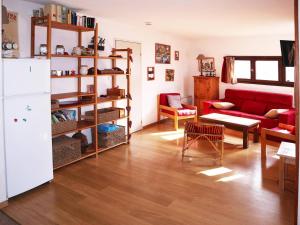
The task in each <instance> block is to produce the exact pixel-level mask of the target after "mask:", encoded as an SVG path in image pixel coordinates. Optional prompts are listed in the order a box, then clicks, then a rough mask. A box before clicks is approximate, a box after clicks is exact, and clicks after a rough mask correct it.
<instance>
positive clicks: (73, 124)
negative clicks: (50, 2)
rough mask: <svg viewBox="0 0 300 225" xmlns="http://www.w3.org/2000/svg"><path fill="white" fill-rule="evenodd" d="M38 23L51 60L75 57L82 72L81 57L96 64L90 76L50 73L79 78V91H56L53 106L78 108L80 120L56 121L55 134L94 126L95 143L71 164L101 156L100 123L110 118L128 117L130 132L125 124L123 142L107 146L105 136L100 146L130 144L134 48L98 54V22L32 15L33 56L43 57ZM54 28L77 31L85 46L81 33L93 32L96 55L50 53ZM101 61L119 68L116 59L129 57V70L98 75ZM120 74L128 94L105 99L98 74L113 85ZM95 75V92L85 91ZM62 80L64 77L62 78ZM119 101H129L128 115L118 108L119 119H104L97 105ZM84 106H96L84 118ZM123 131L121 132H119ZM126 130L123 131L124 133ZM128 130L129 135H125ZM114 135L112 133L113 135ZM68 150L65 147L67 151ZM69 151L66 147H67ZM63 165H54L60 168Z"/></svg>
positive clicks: (47, 56)
mask: <svg viewBox="0 0 300 225" xmlns="http://www.w3.org/2000/svg"><path fill="white" fill-rule="evenodd" d="M36 26H43V27H46V32H47V44H46V45H47V54H46V55H44V57H46V58H48V59H51V58H58V59H59V58H74V59H75V60H77V62H78V68H77V71H80V68H81V65H82V59H86V60H87V59H91V60H93V67H94V72H93V74H88V75H81V74H72V75H65V76H53V75H52V76H51V78H53V79H57V78H73V79H77V91H76V92H69V93H59V94H53V95H52V97H51V100H52V101H53V102H54V101H56V102H55V104H53V106H52V107H51V110H52V112H55V111H58V110H64V109H76V110H77V115H78V121H64V122H61V123H57V124H55V125H54V126H53V135H52V136H53V137H60V136H62V135H64V134H68V133H72V132H77V131H82V130H85V129H91V130H92V133H93V135H92V140H93V142H92V143H91V144H90V145H89V151H88V152H87V154H84V155H81V157H79V158H77V159H73V160H71V162H70V163H72V162H76V161H79V160H81V159H84V158H87V157H90V156H93V155H96V157H98V154H97V153H99V152H101V151H102V150H103V149H102V148H99V144H98V140H101V141H102V139H99V138H98V132H97V125H98V124H100V123H103V122H104V121H107V120H108V121H111V122H115V121H116V120H118V119H127V126H126V129H127V132H125V127H122V129H121V130H122V135H121V137H122V138H119V139H118V140H121V141H120V142H118V143H117V141H114V140H112V141H111V143H117V144H115V145H108V144H107V143H108V141H107V140H108V139H107V138H106V139H105V140H104V139H103V141H104V143H106V144H103V145H101V146H108V147H106V148H105V150H107V149H109V148H111V147H114V146H117V145H119V144H123V143H129V140H130V126H131V121H130V109H131V108H130V100H131V98H129V97H128V96H130V93H129V90H130V71H131V69H130V59H131V54H132V50H131V49H112V55H110V56H98V54H97V53H98V51H97V49H96V48H97V43H98V24H96V26H95V28H88V27H83V26H76V25H72V24H65V23H60V22H56V21H51V19H50V17H49V16H45V17H32V19H31V57H35V56H41V55H39V54H36V52H35V49H34V46H35V27H36ZM52 29H62V30H68V31H74V32H77V33H78V42H77V45H78V46H83V43H82V33H83V32H93V36H94V37H95V38H94V46H95V48H94V52H95V54H94V55H65V54H63V55H57V54H53V53H52V52H51V49H52V46H51V45H52V42H51V40H52ZM117 53H125V54H126V57H119V55H117ZM98 60H111V63H112V68H116V61H117V60H126V61H127V68H126V73H125V72H122V73H119V72H115V70H112V71H111V73H109V74H97V71H98ZM117 75H123V76H125V77H126V81H127V85H126V90H127V95H126V94H125V89H124V91H123V93H122V95H121V97H119V96H109V97H106V98H101V97H98V92H97V89H98V88H99V87H98V77H100V76H111V77H112V79H111V80H112V88H113V87H116V78H115V77H116V76H117ZM91 77H92V78H93V85H94V87H98V88H95V93H86V92H82V91H81V88H82V87H81V86H82V79H84V78H91ZM62 81H63V80H62ZM68 98H75V99H76V100H73V101H69V102H66V101H65V100H64V101H60V100H61V99H68ZM119 100H126V103H127V104H126V111H127V112H126V115H127V116H125V110H124V109H122V110H119V111H118V118H115V117H112V116H110V117H108V115H106V116H107V117H106V118H105V116H104V118H102V115H104V114H102V113H101V114H98V115H97V112H98V107H100V105H99V104H101V103H109V102H110V103H111V105H112V107H115V106H116V101H119ZM85 106H93V107H94V109H93V111H92V113H91V112H90V113H91V114H90V115H89V114H88V117H87V118H85V116H84V115H82V112H81V108H82V107H85ZM99 110H100V111H105V109H104V110H103V109H99ZM123 131H124V132H123ZM119 132H121V131H119ZM123 133H124V134H123ZM125 133H127V135H125ZM111 136H112V135H111ZM64 151H65V150H64ZM66 151H67V150H66ZM70 163H65V164H63V165H62V166H64V165H68V164H70ZM62 166H55V167H54V168H55V169H57V168H60V167H62Z"/></svg>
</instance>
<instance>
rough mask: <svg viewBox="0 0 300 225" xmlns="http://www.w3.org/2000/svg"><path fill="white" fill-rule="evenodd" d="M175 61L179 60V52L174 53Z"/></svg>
mask: <svg viewBox="0 0 300 225" xmlns="http://www.w3.org/2000/svg"><path fill="white" fill-rule="evenodd" d="M175 60H176V61H178V60H179V51H175Z"/></svg>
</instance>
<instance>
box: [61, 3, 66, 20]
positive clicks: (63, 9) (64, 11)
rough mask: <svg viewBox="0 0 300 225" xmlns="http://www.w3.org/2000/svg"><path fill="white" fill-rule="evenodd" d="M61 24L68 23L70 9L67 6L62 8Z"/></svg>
mask: <svg viewBox="0 0 300 225" xmlns="http://www.w3.org/2000/svg"><path fill="white" fill-rule="evenodd" d="M61 22H62V23H68V9H67V7H65V6H62V7H61Z"/></svg>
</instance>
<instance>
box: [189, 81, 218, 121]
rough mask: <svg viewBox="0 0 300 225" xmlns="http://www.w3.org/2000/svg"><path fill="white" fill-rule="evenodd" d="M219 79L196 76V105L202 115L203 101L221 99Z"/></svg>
mask: <svg viewBox="0 0 300 225" xmlns="http://www.w3.org/2000/svg"><path fill="white" fill-rule="evenodd" d="M219 79H220V78H219V77H205V76H194V105H196V106H197V108H198V115H201V114H202V109H203V104H202V103H203V101H207V100H214V99H219Z"/></svg>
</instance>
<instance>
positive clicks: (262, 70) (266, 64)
mask: <svg viewBox="0 0 300 225" xmlns="http://www.w3.org/2000/svg"><path fill="white" fill-rule="evenodd" d="M255 69H256V71H255V72H256V79H257V80H271V81H278V80H279V76H278V61H260V60H259V61H256V62H255Z"/></svg>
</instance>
